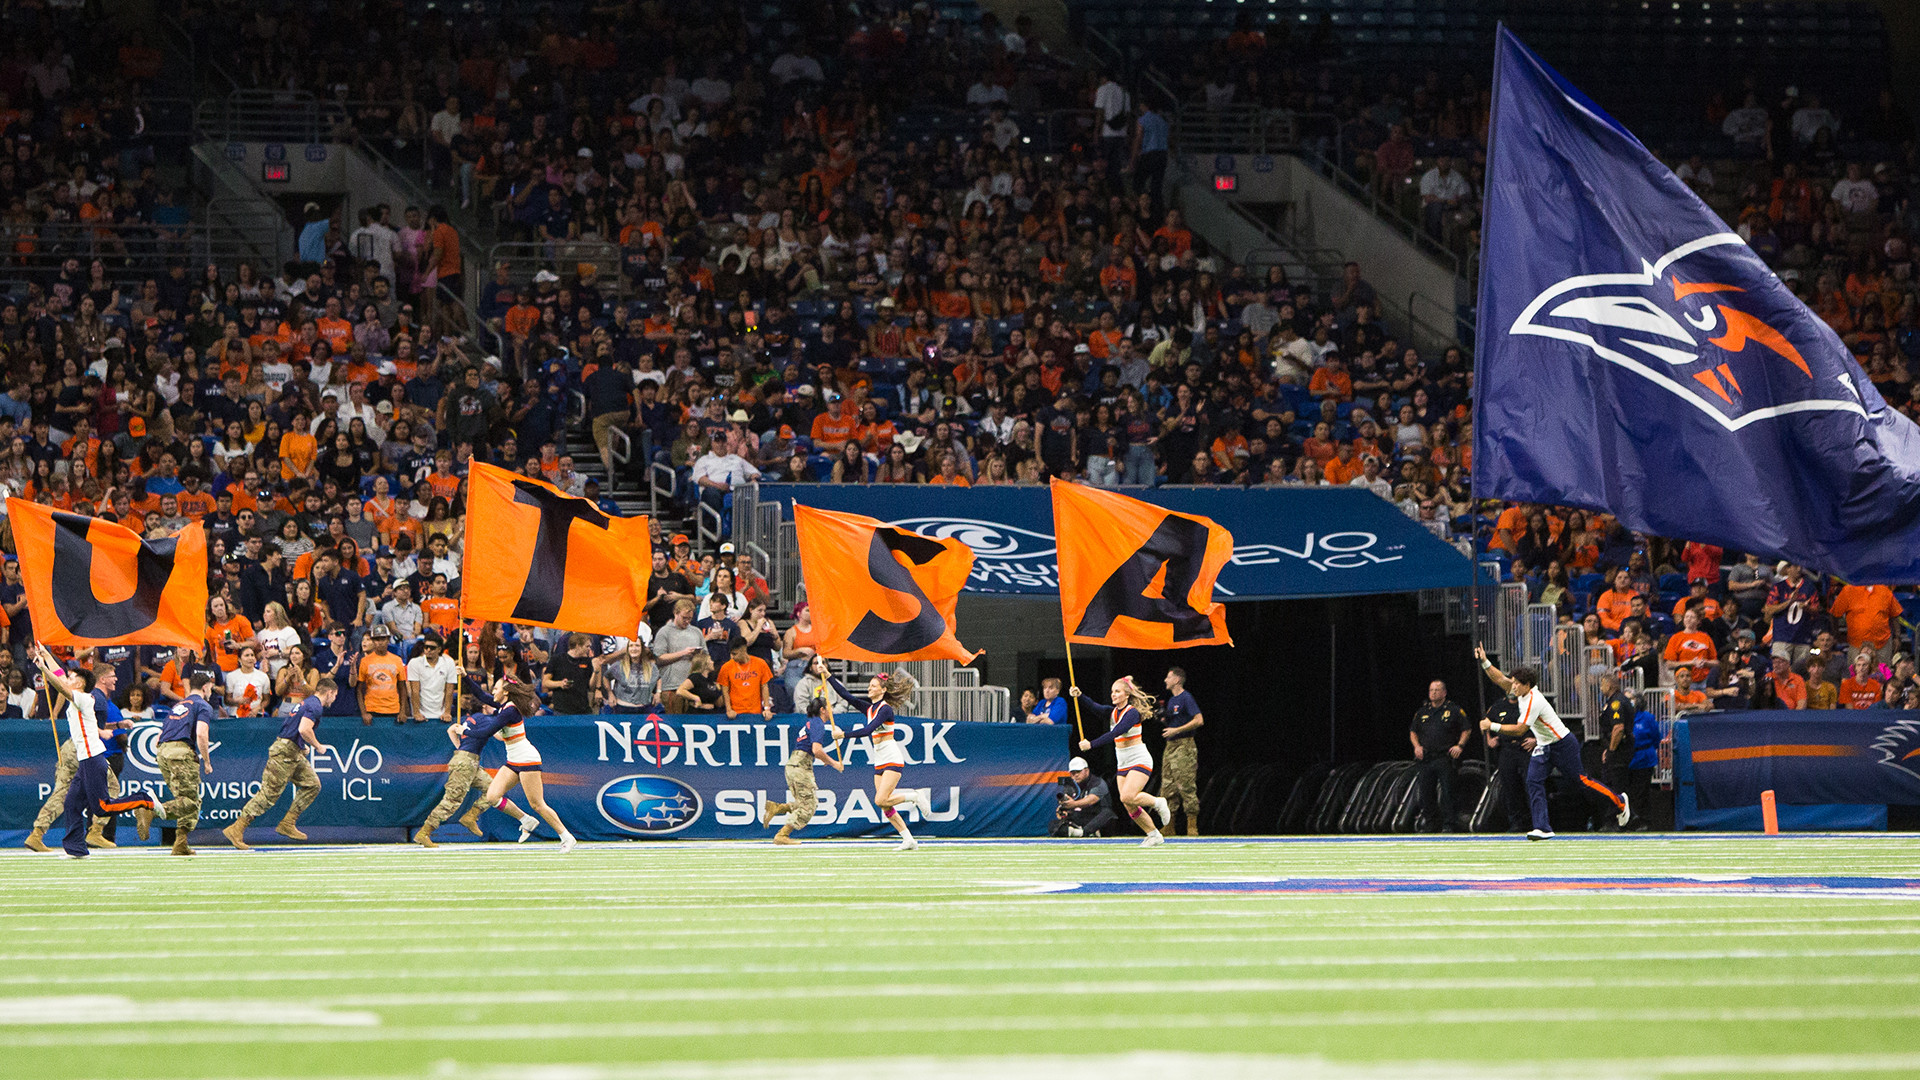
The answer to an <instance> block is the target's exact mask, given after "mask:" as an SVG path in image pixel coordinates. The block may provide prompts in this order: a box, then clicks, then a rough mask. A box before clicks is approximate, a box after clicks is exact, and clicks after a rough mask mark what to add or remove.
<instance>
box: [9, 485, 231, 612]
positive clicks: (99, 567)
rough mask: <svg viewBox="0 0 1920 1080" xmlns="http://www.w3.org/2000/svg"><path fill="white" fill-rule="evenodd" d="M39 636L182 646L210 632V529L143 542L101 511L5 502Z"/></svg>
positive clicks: (186, 530)
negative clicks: (94, 513)
mask: <svg viewBox="0 0 1920 1080" xmlns="http://www.w3.org/2000/svg"><path fill="white" fill-rule="evenodd" d="M7 519H8V520H9V521H10V522H11V523H12V525H13V541H14V547H15V550H17V551H18V552H19V553H20V582H21V584H22V586H24V587H25V589H26V594H27V610H28V611H29V612H31V613H32V615H33V632H34V636H35V637H37V638H39V639H40V641H41V642H43V643H44V644H47V645H66V646H72V647H75V648H87V647H89V646H93V645H185V646H188V647H190V648H191V647H196V646H198V645H199V644H200V643H201V641H203V640H204V639H205V638H206V636H207V534H206V533H205V531H203V530H202V529H201V527H200V523H199V522H194V523H193V524H191V525H188V526H187V527H186V528H184V529H181V530H180V531H179V532H178V533H176V534H175V535H173V536H171V537H169V538H167V539H165V540H154V541H151V542H149V541H146V540H142V539H141V538H140V536H139V535H138V534H137V533H135V532H134V531H133V530H132V529H129V528H127V527H126V526H124V525H118V524H115V523H114V522H111V521H107V520H104V519H102V518H90V517H84V516H82V515H80V514H69V513H66V512H64V511H60V510H55V509H53V508H52V507H50V506H42V505H40V504H39V503H33V502H28V501H27V500H25V499H8V500H7Z"/></svg>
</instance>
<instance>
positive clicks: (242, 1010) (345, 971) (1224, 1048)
mask: <svg viewBox="0 0 1920 1080" xmlns="http://www.w3.org/2000/svg"><path fill="white" fill-rule="evenodd" d="M1916 856H1920V839H1913V838H1905V837H1877V838H1873V837H1860V838H1845V837H1786V838H1773V839H1769V838H1765V837H1728V838H1711V839H1705V838H1675V839H1670V840H1669V839H1638V838H1636V839H1619V840H1606V839H1581V840H1569V839H1562V840H1559V841H1555V842H1552V843H1547V844H1528V843H1526V842H1524V841H1520V840H1517V839H1513V840H1485V841H1480V840H1475V841H1466V842H1419V841H1414V840H1405V841H1374V842H1354V843H1284V844H1281V843H1246V844H1236V843H1226V842H1209V843H1188V844H1183V843H1180V842H1178V841H1175V842H1172V843H1169V844H1168V845H1167V846H1165V847H1163V848H1160V849H1155V850H1141V849H1138V848H1135V847H1133V846H1131V845H1128V846H1120V845H1111V844H1102V845H1084V844H1083V845H1075V844H1070V843H1065V842H1063V843H1060V844H1057V845H1037V844H1027V845H984V844H960V843H949V844H941V843H939V842H938V841H931V842H929V843H927V844H926V845H925V846H924V847H923V848H922V849H921V850H920V851H918V852H914V853H910V854H898V855H896V854H894V853H892V852H891V851H889V850H888V849H887V848H886V847H885V846H882V845H877V844H876V845H861V846H848V845H838V846H832V845H809V846H805V847H801V848H798V849H775V848H773V847H771V846H767V845H727V844H673V843H658V844H651V845H647V844H622V845H589V846H586V847H583V848H581V849H580V850H579V851H577V852H575V853H574V854H572V855H570V856H561V855H559V854H557V853H556V851H555V850H554V845H552V844H550V843H549V844H530V845H527V846H524V847H514V846H511V845H488V846H487V847H486V848H485V849H476V848H462V847H460V846H445V847H443V848H441V849H440V850H436V851H423V850H419V849H415V848H411V847H397V846H396V847H388V848H379V847H364V848H335V849H329V850H325V851H310V852H304V853H298V854H295V853H291V852H285V851H272V850H269V851H265V852H262V853H260V854H257V855H239V854H235V853H232V852H228V851H224V850H218V849H214V850H209V851H208V852H206V853H205V854H203V855H202V856H201V857H198V858H196V859H193V860H181V859H171V858H167V857H165V856H163V855H161V854H159V853H158V852H157V851H153V850H137V851H136V850H125V851H120V852H109V853H103V854H101V855H100V856H98V857H95V858H91V859H88V860H86V861H85V862H81V863H74V862H70V861H65V860H61V859H58V858H51V857H45V856H31V855H27V854H25V853H18V854H16V853H7V854H5V855H3V856H0V927H4V929H5V938H4V942H0V1043H4V1045H5V1046H6V1047H7V1049H6V1050H5V1058H4V1059H0V1062H3V1063H0V1076H9V1077H21V1078H32V1080H57V1078H63V1077H81V1076H88V1077H119V1078H126V1080H139V1078H144V1077H201V1076H251V1077H263V1076H289V1077H290V1076H368V1077H371V1076H468V1075H476V1076H497V1077H513V1076H525V1077H535V1076H541V1075H551V1076H557V1077H562V1078H568V1080H571V1078H588V1077H595V1076H608V1077H610V1076H626V1075H634V1076H639V1075H655V1074H656V1071H655V1069H656V1065H655V1063H660V1062H734V1063H738V1062H748V1061H759V1062H762V1063H768V1062H771V1063H773V1064H771V1065H763V1066H761V1067H760V1071H758V1072H755V1071H752V1070H745V1069H733V1070H722V1071H721V1072H718V1073H712V1074H711V1075H748V1074H751V1075H756V1076H762V1075H764V1076H768V1077H774V1076H782V1075H791V1076H798V1075H803V1071H802V1069H801V1067H800V1063H803V1062H809V1061H827V1062H835V1063H839V1064H835V1065H833V1066H831V1067H829V1068H827V1069H825V1070H824V1071H823V1072H822V1073H821V1074H820V1075H833V1076H853V1075H867V1073H866V1072H864V1071H863V1070H862V1069H861V1068H860V1066H859V1064H858V1062H857V1061H856V1062H854V1063H851V1064H849V1063H848V1061H849V1059H872V1058H904V1057H917V1058H920V1059H923V1060H922V1061H921V1062H920V1063H919V1065H917V1066H914V1065H913V1063H911V1062H909V1063H895V1064H892V1065H888V1064H886V1063H878V1064H881V1065H882V1066H883V1068H882V1069H881V1070H879V1073H880V1074H882V1075H895V1076H902V1075H909V1074H912V1075H919V1074H918V1073H911V1068H910V1067H918V1068H923V1069H926V1070H929V1071H928V1072H927V1074H928V1075H942V1074H951V1075H988V1076H993V1077H996V1080H1014V1078H1016V1077H1021V1076H1025V1075H1036V1076H1056V1077H1057V1076H1068V1075H1073V1074H1072V1073H1071V1070H1070V1069H1067V1068H1066V1067H1065V1064H1064V1063H1065V1062H1071V1061H1081V1062H1085V1061H1087V1060H1089V1056H1090V1055H1124V1054H1127V1053H1129V1052H1147V1051H1151V1052H1167V1053H1174V1054H1178V1055H1194V1054H1221V1055H1241V1056H1240V1057H1234V1058H1222V1059H1220V1060H1219V1062H1218V1065H1217V1067H1215V1066H1212V1065H1209V1064H1208V1062H1207V1060H1206V1059H1201V1058H1195V1057H1192V1056H1176V1057H1168V1058H1134V1059H1126V1058H1118V1059H1113V1060H1112V1062H1111V1064H1112V1066H1113V1067H1111V1068H1104V1067H1103V1069H1102V1070H1101V1074H1102V1075H1108V1076H1125V1075H1129V1074H1134V1073H1145V1072H1149V1071H1150V1072H1153V1073H1155V1074H1157V1075H1162V1076H1166V1075H1201V1076H1207V1077H1209V1078H1210V1080H1221V1078H1224V1077H1229V1076H1239V1075H1282V1074H1286V1073H1289V1072H1291V1074H1293V1075H1326V1076H1361V1075H1365V1076H1369V1077H1371V1076H1392V1075H1400V1076H1410V1075H1422V1074H1428V1075H1449V1076H1468V1075H1499V1076H1538V1075H1593V1076H1609V1077H1630V1076H1642V1075H1645V1076H1655V1075H1679V1074H1684V1075H1690V1076H1745V1075H1756V1074H1760V1073H1770V1074H1773V1075H1783V1074H1790V1075H1806V1076H1823V1075H1834V1074H1836V1073H1841V1072H1848V1071H1852V1072H1872V1073H1874V1074H1875V1075H1920V963H1916V960H1920V900H1916V899H1912V898H1907V899H1898V898H1861V897H1852V896H1826V897H1792V896H1722V895H1668V894H1658V893H1655V894H1633V893H1599V894H1586V893H1576V894H1564V893H1553V894H1516V893H1469V894H1425V895H1422V894H1413V895H1406V894H1401V895H1365V894H1360V895H1353V894H1345V895H1308V896H1299V895H1293V896H1271V895H1206V896H1185V897H1181V896H1164V895H1147V896H1140V895H1131V896H1129V895H1118V896H1114V895H1108V896H1086V895H1075V896H1058V895H1041V894H1035V893H1033V892H1031V891H1030V886H1032V885H1034V884H1039V883H1050V882H1125V881H1148V880H1223V879H1231V878H1235V877H1281V876H1369V877H1399V876H1423V875H1424V876H1446V875H1509V874H1511V875H1568V874H1583V875H1584V874H1597V875H1620V876H1630V875H1658V874H1728V875H1740V874H1848V875H1884V876H1890V877H1911V876H1915V874H1916V873H1920V870H1917V869H1916V868H1917V867H1920V859H1917V858H1916ZM116 996H117V997H120V998H124V999H127V1000H126V1001H124V1002H122V1001H116V1000H114V999H115V997H116ZM82 997H99V998H101V1000H98V1001H92V1002H88V1001H80V1000H65V999H75V998H82ZM55 999H62V1000H55ZM82 1016H83V1017H85V1018H87V1019H88V1020H89V1021H90V1022H88V1023H84V1024H72V1023H53V1022H49V1021H52V1020H54V1019H59V1018H67V1019H71V1018H74V1017H82ZM1000 1055H1005V1056H1007V1060H1006V1061H1004V1062H998V1063H994V1062H984V1061H980V1060H977V1059H980V1058H983V1057H987V1056H1000ZM1043 1055H1067V1057H1066V1058H1064V1059H1047V1058H1044V1057H1039V1056H1043ZM1245 1055H1253V1056H1252V1057H1246V1056H1245ZM1266 1055H1276V1056H1277V1057H1275V1058H1268V1057H1266ZM1050 1060H1051V1061H1052V1064H1049V1061H1050ZM1091 1060H1094V1061H1096V1062H1108V1060H1109V1059H1108V1058H1107V1057H1097V1058H1092V1059H1091ZM929 1062H930V1063H931V1064H928V1063H929ZM1129 1062H1131V1066H1133V1067H1129ZM537 1064H562V1065H581V1066H587V1065H597V1066H607V1067H609V1068H608V1069H600V1070H593V1069H583V1070H571V1071H562V1072H550V1073H540V1072H538V1071H529V1070H525V1069H520V1068H518V1066H520V1065H537ZM868 1064H869V1065H871V1064H875V1063H873V1062H869V1063H868ZM1235 1069H1243V1070H1244V1071H1235ZM902 1070H907V1071H902ZM1315 1070H1318V1071H1315ZM661 1075H664V1074H661ZM702 1075H708V1074H704V1073H703V1074H702ZM807 1075H811V1074H807Z"/></svg>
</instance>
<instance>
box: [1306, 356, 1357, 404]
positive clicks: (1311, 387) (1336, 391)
mask: <svg viewBox="0 0 1920 1080" xmlns="http://www.w3.org/2000/svg"><path fill="white" fill-rule="evenodd" d="M1307 393H1309V394H1312V395H1313V396H1314V397H1317V398H1322V399H1325V398H1330V397H1331V398H1338V399H1339V400H1341V401H1342V402H1346V401H1352V400H1353V376H1352V375H1350V374H1348V373H1347V365H1346V361H1344V360H1341V359H1340V354H1339V353H1328V354H1327V359H1326V362H1325V363H1323V364H1321V365H1320V366H1319V367H1317V368H1314V369H1313V378H1312V379H1310V380H1308V381H1307Z"/></svg>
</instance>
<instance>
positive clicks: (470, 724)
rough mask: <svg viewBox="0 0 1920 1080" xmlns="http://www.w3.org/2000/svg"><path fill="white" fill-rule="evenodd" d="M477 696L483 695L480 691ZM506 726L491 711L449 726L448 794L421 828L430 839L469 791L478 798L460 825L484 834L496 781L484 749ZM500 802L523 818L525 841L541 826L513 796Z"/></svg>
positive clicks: (441, 798) (538, 820) (503, 806)
mask: <svg viewBox="0 0 1920 1080" xmlns="http://www.w3.org/2000/svg"><path fill="white" fill-rule="evenodd" d="M475 696H476V697H480V696H481V695H479V694H478V692H477V690H476V693H475ZM505 726H506V723H505V718H504V717H502V716H501V714H498V713H489V714H483V715H479V716H469V717H467V718H466V719H464V720H462V721H460V722H459V723H457V724H452V725H450V726H449V727H448V728H447V738H448V739H450V740H452V742H453V748H454V749H453V757H452V759H451V760H449V761H448V762H447V790H446V793H445V794H443V795H441V796H440V805H438V806H436V807H434V808H433V813H431V814H428V815H427V821H426V824H425V825H424V826H422V827H421V831H422V832H424V833H425V834H426V836H427V838H428V839H429V840H431V839H432V838H433V830H435V829H437V828H439V827H440V826H441V824H442V823H443V822H445V821H446V820H447V818H449V817H452V816H453V812H454V811H455V810H458V809H459V808H460V803H461V800H463V799H465V798H466V797H467V792H469V791H471V792H473V793H474V794H475V795H476V796H478V798H475V799H474V801H473V805H472V806H471V807H468V808H467V812H466V813H464V814H461V815H460V824H462V825H465V826H466V827H467V831H468V832H470V833H472V834H473V835H475V836H480V835H483V834H482V832H481V829H480V815H481V814H484V813H486V812H487V809H488V807H487V800H486V794H487V787H488V785H490V784H492V783H493V777H491V776H489V775H488V774H487V770H485V769H483V768H481V767H480V751H481V750H482V749H484V748H485V747H486V745H487V740H488V739H491V738H493V737H494V734H495V733H496V732H498V731H499V730H500V729H501V728H503V727H505ZM497 805H498V806H499V807H500V809H502V810H506V811H508V812H510V813H512V814H514V815H515V816H517V817H518V818H519V819H520V842H521V843H525V842H526V839H527V837H529V836H532V835H533V831H534V830H535V829H537V828H539V827H540V819H539V818H537V817H534V816H533V815H532V814H529V813H527V812H526V811H525V810H522V809H520V807H518V806H516V805H515V804H514V802H513V800H512V799H508V798H502V799H501V800H500V802H499V803H498V804H497Z"/></svg>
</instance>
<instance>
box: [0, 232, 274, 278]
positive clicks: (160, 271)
mask: <svg viewBox="0 0 1920 1080" xmlns="http://www.w3.org/2000/svg"><path fill="white" fill-rule="evenodd" d="M259 220H261V221H264V220H265V219H264V218H262V219H259ZM277 254H278V252H277V250H276V248H275V246H274V238H273V236H272V234H271V233H270V232H269V231H267V229H266V228H265V227H246V226H242V225H238V224H234V223H231V222H226V221H223V222H188V223H186V224H181V225H156V224H150V223H147V222H115V223H112V224H96V223H92V222H41V223H30V224H18V225H15V224H6V223H0V279H19V278H32V279H35V280H43V279H45V278H47V277H51V276H52V275H53V274H55V273H57V272H58V271H59V270H60V268H61V266H62V264H64V263H65V262H66V260H68V259H78V260H80V265H81V267H82V270H83V271H84V269H85V267H86V266H87V265H88V264H90V263H91V262H92V261H93V260H95V259H99V260H100V261H101V263H102V264H103V265H104V266H105V267H106V274H107V279H108V280H109V281H112V282H114V283H115V284H137V283H138V282H141V281H144V280H146V279H147V278H159V277H161V276H163V275H165V274H166V272H167V266H168V264H169V263H171V262H173V261H175V260H184V261H185V262H186V263H187V264H188V265H190V266H196V267H198V266H205V265H207V264H208V263H212V264H214V265H216V266H218V267H220V268H221V272H222V273H224V274H228V275H232V274H235V273H237V272H238V269H239V265H240V264H241V263H242V262H252V263H256V264H259V263H262V262H269V261H270V260H273V259H274V257H275V256H276V255H277ZM269 265H277V263H272V262H269Z"/></svg>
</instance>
